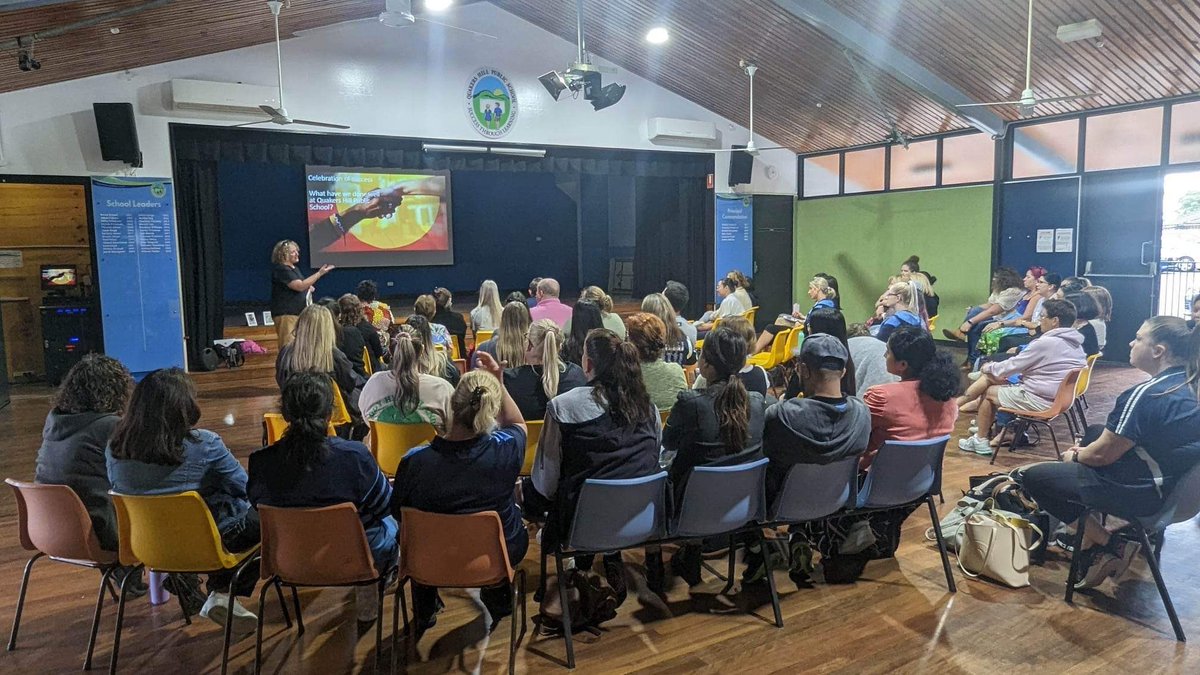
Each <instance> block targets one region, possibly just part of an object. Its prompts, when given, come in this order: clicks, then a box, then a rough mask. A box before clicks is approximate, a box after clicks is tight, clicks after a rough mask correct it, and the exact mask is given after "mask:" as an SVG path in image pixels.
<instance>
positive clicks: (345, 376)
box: [275, 305, 365, 414]
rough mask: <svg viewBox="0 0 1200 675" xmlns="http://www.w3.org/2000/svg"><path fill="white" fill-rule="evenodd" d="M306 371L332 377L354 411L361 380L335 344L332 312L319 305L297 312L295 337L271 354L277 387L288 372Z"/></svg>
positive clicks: (335, 337)
mask: <svg viewBox="0 0 1200 675" xmlns="http://www.w3.org/2000/svg"><path fill="white" fill-rule="evenodd" d="M306 371H307V372H313V373H324V374H326V375H329V376H330V377H332V378H333V381H334V383H336V384H337V386H338V389H340V390H341V393H342V396H343V398H344V400H345V403H346V406H347V407H348V408H350V410H351V413H352V414H353V413H354V412H357V411H358V394H359V389H361V387H362V385H363V383H364V381H365V380H364V379H363V378H360V377H359V376H358V375H356V374H355V372H354V365H353V364H352V363H350V359H348V358H346V355H345V354H343V353H342V350H340V349H338V348H337V336H336V333H335V332H334V330H333V314H331V313H330V312H329V310H328V309H325V308H324V307H323V306H321V305H310V306H308V307H306V308H305V309H304V311H303V312H300V318H299V320H298V321H296V333H295V338H294V339H293V340H292V343H291V344H289V345H287V346H285V347H283V348H282V349H280V350H279V354H278V356H276V358H275V382H276V383H277V384H278V385H279V389H280V390H282V389H283V383H284V381H285V380H287V378H288V375H291V374H292V373H299V372H306Z"/></svg>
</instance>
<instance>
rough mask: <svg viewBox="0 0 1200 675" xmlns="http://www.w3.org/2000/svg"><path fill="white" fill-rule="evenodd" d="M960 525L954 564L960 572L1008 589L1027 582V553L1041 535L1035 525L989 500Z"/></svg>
mask: <svg viewBox="0 0 1200 675" xmlns="http://www.w3.org/2000/svg"><path fill="white" fill-rule="evenodd" d="M960 527H961V528H962V531H963V538H962V547H961V548H960V549H959V551H958V566H959V568H960V569H962V571H963V574H966V575H967V576H968V577H971V578H978V577H987V578H989V579H992V580H993V581H998V582H1000V583H1002V584H1004V585H1005V586H1009V587H1011V588H1023V587H1025V586H1028V585H1029V552H1030V551H1031V550H1033V549H1035V548H1037V546H1038V544H1039V543H1040V541H1041V537H1042V531H1041V530H1040V529H1038V527H1037V526H1036V525H1034V524H1033V523H1031V522H1029V521H1028V520H1025V519H1024V518H1021V517H1020V516H1017V515H1015V514H1012V513H1010V512H1007V511H1001V510H999V509H996V508H995V505H994V502H993V501H992V500H991V499H989V500H987V501H986V502H985V506H984V508H983V509H982V510H980V511H979V512H977V513H974V514H972V515H971V516H970V517H968V518H967V519H966V520H964V521H963V523H962V525H961V526H960Z"/></svg>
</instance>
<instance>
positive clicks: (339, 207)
mask: <svg viewBox="0 0 1200 675" xmlns="http://www.w3.org/2000/svg"><path fill="white" fill-rule="evenodd" d="M305 175H306V177H307V195H308V244H309V262H310V263H311V264H312V265H313V266H314V267H316V266H319V265H325V264H329V265H338V266H341V267H403V266H412V265H452V264H454V246H453V242H454V240H453V237H452V236H451V223H450V172H448V171H406V170H402V169H356V168H344V167H330V166H309V167H306V168H305Z"/></svg>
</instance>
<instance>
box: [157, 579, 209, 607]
mask: <svg viewBox="0 0 1200 675" xmlns="http://www.w3.org/2000/svg"><path fill="white" fill-rule="evenodd" d="M163 589H165V590H166V591H167V592H168V593H170V594H171V595H174V596H175V597H177V598H179V602H180V604H181V605H182V606H183V613H184V614H186V615H188V616H195V615H196V614H197V613H198V612H199V611H200V608H201V607H203V606H204V602H205V601H206V600H208V595H206V594H205V593H204V591H202V590H200V576H199V575H197V574H179V573H175V572H172V573H170V574H168V575H167V578H166V579H165V580H164V581H163Z"/></svg>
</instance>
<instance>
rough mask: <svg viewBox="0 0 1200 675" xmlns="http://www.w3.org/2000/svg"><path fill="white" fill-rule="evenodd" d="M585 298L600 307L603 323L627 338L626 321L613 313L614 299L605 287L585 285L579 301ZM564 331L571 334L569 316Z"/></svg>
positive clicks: (622, 337)
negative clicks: (605, 290) (606, 291)
mask: <svg viewBox="0 0 1200 675" xmlns="http://www.w3.org/2000/svg"><path fill="white" fill-rule="evenodd" d="M584 300H587V301H588V302H593V303H595V304H596V306H597V307H599V308H600V323H601V325H603V326H604V327H605V328H607V329H609V330H611V331H612V332H614V333H616V334H617V335H618V336H619V337H620V338H621V339H622V340H624V339H625V337H626V335H627V334H628V333H627V331H626V329H625V322H624V321H622V320H621V317H619V316H617V315H616V314H613V299H612V297H611V296H609V295H608V293H605V292H604V289H603V288H600V287H599V286H587V287H585V288H584V289H583V290H582V291H580V292H579V301H580V302H583V301H584ZM563 333H564V334H566V335H570V334H571V319H569V318H568V319H567V322H566V323H565V324H563Z"/></svg>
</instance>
